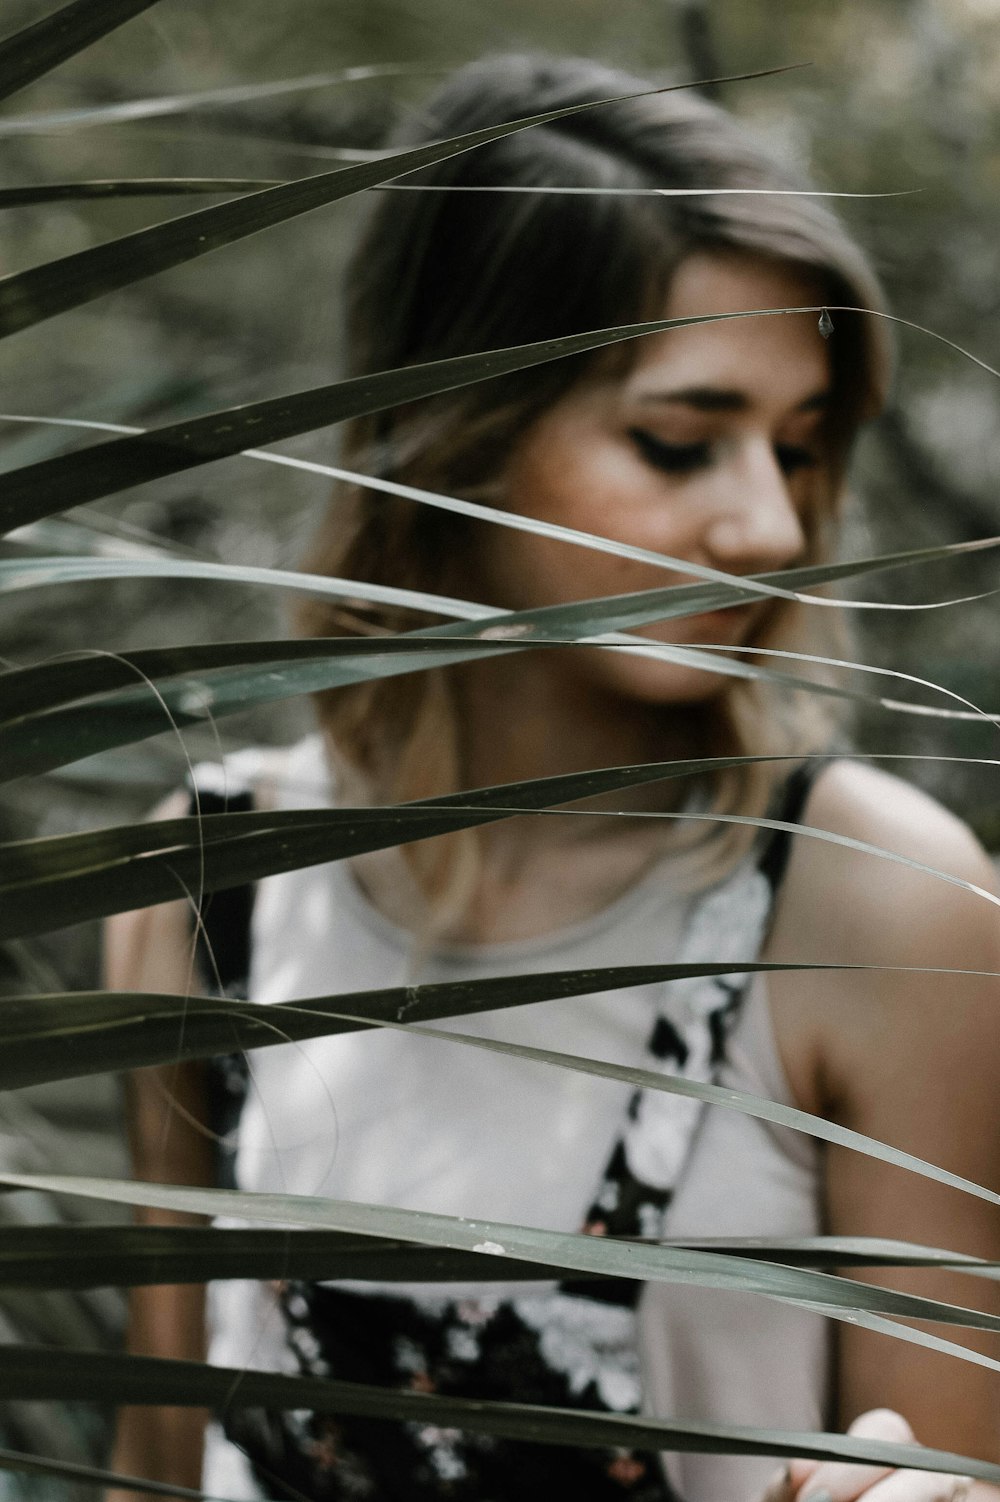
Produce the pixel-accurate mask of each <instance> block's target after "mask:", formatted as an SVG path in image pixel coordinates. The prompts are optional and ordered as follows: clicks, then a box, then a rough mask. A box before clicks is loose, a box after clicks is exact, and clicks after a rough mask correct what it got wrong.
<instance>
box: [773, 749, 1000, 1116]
mask: <svg viewBox="0 0 1000 1502" xmlns="http://www.w3.org/2000/svg"><path fill="white" fill-rule="evenodd" d="M802 823H803V824H804V825H806V826H810V827H812V828H814V829H816V830H822V831H826V832H829V833H830V834H832V835H834V836H835V837H837V840H838V841H843V842H844V843H833V842H830V841H827V840H822V839H819V838H816V837H810V836H807V835H802V836H798V837H796V838H795V840H794V842H793V850H792V854H791V858H790V860H789V864H788V870H787V874H786V877H785V881H784V884H783V886H782V890H781V894H780V898H779V902H778V904H777V907H776V911H775V922H774V927H773V931H772V935H771V939H770V942H769V944H768V952H767V957H768V958H769V959H775V960H784V961H793V962H794V961H803V962H806V963H821V964H830V965H834V966H836V965H844V966H859V967H871V968H861V969H858V970H853V971H852V970H846V969H845V970H829V971H819V972H816V973H814V974H808V975H807V974H804V973H803V974H795V973H793V972H789V973H788V974H783V975H776V976H772V977H770V979H769V986H768V989H769V993H770V995H771V1002H772V1010H773V1013H774V1019H775V1024H776V1030H777V1033H778V1037H779V1044H780V1047H781V1052H782V1056H783V1059H784V1062H785V1065H786V1069H787V1072H788V1075H789V1079H790V1081H791V1083H792V1086H793V1089H794V1090H795V1093H796V1094H797V1096H798V1097H799V1099H800V1100H801V1101H802V1103H803V1104H805V1105H807V1107H808V1108H809V1109H814V1110H815V1109H819V1110H821V1111H823V1112H824V1113H825V1114H829V1112H830V1110H831V1107H834V1108H835V1107H836V1106H837V1104H838V1102H839V1103H841V1104H843V1103H844V1102H845V1099H846V1097H847V1096H849V1095H854V1096H855V1097H856V1096H857V1095H858V1094H859V1093H860V1095H862V1096H866V1097H867V1098H868V1099H870V1098H871V1096H872V1094H873V1092H874V1091H875V1090H877V1089H879V1088H881V1084H883V1083H884V1073H885V1069H886V1067H887V1060H888V1059H889V1058H892V1059H893V1060H895V1063H896V1065H897V1066H898V1067H899V1068H900V1069H908V1070H910V1071H911V1072H912V1073H913V1074H914V1076H916V1075H918V1074H923V1073H924V1072H925V1071H928V1070H932V1071H933V1070H934V1069H935V1067H936V1065H939V1064H940V1065H942V1066H944V1067H945V1074H946V1075H947V1076H949V1077H955V1076H957V1075H959V1074H961V1075H963V1076H964V1077H965V1078H969V1075H970V1072H971V1073H972V1074H975V1073H978V1072H982V1071H983V1070H987V1071H990V1072H991V1073H990V1078H991V1085H990V1088H996V1087H997V1085H1000V1076H998V1075H997V1074H996V1072H995V1069H994V1062H993V1061H991V1059H990V1058H989V1057H988V1055H989V1054H990V1050H988V1049H984V1048H983V1047H982V1041H983V1039H984V1038H985V1037H990V1036H992V1035H993V1034H994V1032H995V1016H996V1007H997V1004H998V1002H1000V994H998V990H997V984H998V983H997V981H996V980H995V979H993V978H991V977H990V976H989V975H965V976H958V975H956V976H954V977H949V976H947V975H945V974H942V973H941V972H943V971H952V970H953V971H967V972H974V971H979V972H998V971H1000V909H998V907H997V905H996V902H995V901H991V896H990V894H993V893H994V892H995V890H996V881H995V874H994V872H993V869H992V866H991V864H990V862H989V860H988V858H987V856H986V855H985V853H984V852H983V850H982V849H981V847H980V846H979V844H978V842H977V841H976V839H975V838H974V836H973V835H972V834H971V832H970V831H969V830H968V829H967V828H966V826H965V825H964V824H963V823H962V822H961V820H959V819H957V818H956V817H955V816H954V815H953V814H951V813H949V812H948V811H947V810H946V809H945V808H943V807H942V806H941V805H940V804H939V803H938V802H936V800H935V799H933V798H931V797H929V796H928V795H927V794H926V793H923V792H921V791H919V790H918V789H916V788H914V787H911V786H910V785H909V784H907V783H905V782H903V781H902V780H901V779H900V778H897V777H893V776H891V775H889V774H888V773H885V772H881V771H878V770H877V769H875V768H874V767H871V766H868V765H866V764H864V763H858V762H851V761H846V760H845V761H837V762H835V763H833V764H831V765H830V766H829V767H827V768H826V769H825V770H824V772H823V773H822V774H821V775H820V777H819V778H818V779H817V782H816V785H815V787H814V788H813V790H812V792H811V794H810V797H809V798H808V800H807V803H806V806H805V809H804V811H803V816H802ZM851 841H857V842H860V843H862V844H863V845H865V846H866V847H867V846H871V847H877V850H878V851H880V852H884V853H873V852H871V851H869V850H867V849H865V850H860V849H858V848H856V847H855V846H854V845H852V844H851V843H850V842H851ZM975 888H978V889H980V890H978V891H977V890H973V889H975ZM880 967H887V968H880ZM935 972H937V973H935ZM950 1055H954V1057H953V1058H951V1061H950V1064H945V1059H946V1056H950ZM984 1088H985V1086H984Z"/></svg>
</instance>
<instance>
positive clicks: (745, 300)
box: [625, 253, 835, 407]
mask: <svg viewBox="0 0 1000 1502" xmlns="http://www.w3.org/2000/svg"><path fill="white" fill-rule="evenodd" d="M821 298H822V292H821V287H820V283H819V280H818V278H814V277H811V276H809V275H808V274H806V273H799V272H798V271H797V270H796V269H795V268H793V267H788V266H782V265H780V264H776V263H771V262H769V261H766V260H763V259H758V258H754V257H750V256H739V255H732V254H726V255H721V254H714V253H705V254H698V255H693V256H689V257H688V258H687V260H685V261H683V262H682V263H681V265H680V267H679V268H678V270H677V273H676V274H675V276H674V278H673V281H672V284H671V288H670V294H669V297H668V299H667V306H666V308H665V309H664V311H663V315H662V316H663V317H664V318H697V317H700V316H704V315H708V314H713V313H739V312H744V311H747V310H751V309H763V308H796V307H798V308H801V307H807V308H815V307H816V305H817V303H818V302H820V301H821ZM817 322H818V314H817V313H816V312H809V313H793V314H778V315H774V316H770V317H764V318H733V319H725V320H723V321H721V322H718V323H707V324H693V325H689V326H687V327H684V328H678V329H669V330H666V331H665V332H664V333H662V334H653V335H651V336H650V337H649V338H646V339H643V340H641V341H640V342H639V346H638V352H637V358H636V361H635V364H634V365H633V366H632V369H631V370H630V372H629V374H628V376H627V377H626V380H625V386H626V390H627V394H628V395H629V396H630V397H635V398H636V399H638V400H640V401H641V400H643V399H647V398H648V399H652V398H653V397H655V396H657V395H659V394H661V393H669V392H670V391H671V390H673V389H678V388H685V387H693V386H697V387H715V386H718V387H720V388H723V389H725V390H727V391H733V392H739V393H743V394H744V395H745V396H746V397H747V398H748V400H749V401H751V402H756V401H758V400H763V399H766V400H768V401H769V402H773V403H774V404H775V405H781V406H788V407H795V406H797V405H799V403H801V402H802V401H804V400H807V399H808V398H810V397H813V396H815V395H817V393H819V392H822V391H824V390H825V389H826V388H827V387H828V386H829V383H830V358H829V351H828V346H827V344H826V341H825V340H824V339H823V338H822V336H821V335H820V333H819V329H818V327H817ZM834 337H835V336H834Z"/></svg>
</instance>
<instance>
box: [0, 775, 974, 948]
mask: <svg viewBox="0 0 1000 1502" xmlns="http://www.w3.org/2000/svg"><path fill="white" fill-rule="evenodd" d="M727 764H729V765H734V764H735V762H734V760H733V759H732V758H726V757H721V758H719V757H714V758H701V759H697V760H693V761H674V762H654V763H650V764H648V765H643V766H633V767H613V768H606V769H603V770H599V771H595V772H582V773H576V774H572V775H570V776H565V777H543V778H538V779H534V780H531V781H528V782H520V783H505V784H503V785H502V786H500V787H493V788H479V789H475V790H473V791H470V792H462V793H457V794H452V795H451V796H450V797H447V798H438V799H435V800H421V801H420V802H417V803H404V804H399V805H397V806H395V807H375V808H370V807H369V808H346V809H345V808H340V809H329V808H321V809H307V810H288V811H278V812H264V813H260V812H255V813H238V814H209V815H207V816H205V817H203V818H198V817H189V818H183V819H170V820H162V821H156V822H153V823H149V824H141V825H123V826H117V827H112V828H108V829H98V830H95V831H91V832H88V833H84V834H75V835H61V836H56V837H52V838H49V839H36V840H24V841H14V842H9V843H7V844H5V845H0V898H2V903H3V906H2V909H0V938H23V937H26V936H27V935H29V934H33V933H43V932H48V931H51V930H53V929H56V928H61V927H65V926H68V925H70V924H73V923H80V922H83V921H85V920H87V919H90V918H97V917H103V916H107V915H108V914H109V913H113V912H124V911H128V910H131V909H133V908H136V907H144V906H148V905H150V904H153V903H158V902H165V901H171V900H176V899H178V898H183V897H185V896H190V894H191V893H193V892H201V891H204V892H212V891H218V890H220V889H222V888H224V887H230V886H237V885H242V884H244V883H246V882H249V881H256V880H259V879H260V878H262V877H264V876H268V875H274V874H277V873H279V872H282V871H291V870H300V869H302V868H304V867H307V866H311V865H321V864H325V863H327V862H329V861H331V860H343V859H344V858H346V857H348V856H354V855H358V854H361V853H362V852H364V851H369V850H381V849H385V848H386V847H388V846H393V845H399V844H405V843H408V842H409V841H411V840H418V839H429V838H431V837H432V836H434V835H439V834H445V833H451V832H454V831H456V830H459V829H472V828H476V827H478V826H479V825H483V824H488V823H492V822H494V821H496V820H499V819H505V818H508V817H511V816H513V815H515V814H523V813H534V814H546V815H548V816H549V817H560V816H561V817H586V818H600V817H617V816H616V815H615V814H613V813H612V814H610V815H602V814H601V813H599V812H596V811H586V812H581V811H570V810H560V809H558V808H557V807H556V805H561V804H564V803H570V802H575V801H577V800H578V799H581V798H587V797H591V796H594V795H595V794H597V793H599V792H606V791H612V790H616V789H620V788H623V787H638V786H641V785H644V784H647V783H650V782H657V781H662V780H664V779H667V778H670V777H677V776H685V775H688V774H689V773H691V772H692V771H694V772H697V771H699V770H702V771H703V770H705V769H706V768H708V767H714V768H721V767H723V766H725V765H727ZM634 817H636V818H643V819H668V820H678V819H683V820H691V821H697V822H699V823H722V824H739V825H743V826H746V827H749V828H754V829H764V830H770V831H774V832H787V833H790V834H798V835H803V836H805V837H806V838H808V839H814V840H820V841H822V842H824V843H827V844H833V845H838V846H841V847H842V848H844V849H849V850H854V851H857V852H859V853H860V854H864V855H874V856H878V857H879V858H880V859H882V860H888V861H891V862H893V863H894V864H897V865H902V866H905V867H906V868H907V869H909V870H913V871H919V872H922V873H923V874H924V875H928V876H933V877H934V878H935V879H936V880H939V881H943V882H945V883H946V884H948V885H950V886H955V887H958V888H959V889H960V890H962V891H966V892H970V893H972V894H973V895H974V896H977V897H979V898H981V899H982V900H983V901H986V902H988V903H990V904H991V906H993V907H1000V897H997V896H995V895H994V894H993V893H992V892H989V891H987V890H986V888H985V887H981V886H979V885H978V884H977V883H975V882H968V881H964V880H963V879H962V878H961V877H958V876H954V875H952V874H951V873H950V872H947V871H942V870H940V869H938V868H937V867H935V866H931V865H928V864H926V863H924V862H923V861H916V860H912V859H910V858H909V857H908V856H904V855H900V854H899V853H898V852H896V851H893V850H886V849H883V848H882V847H881V846H878V845H873V844H871V843H869V842H868V841H866V840H856V839H852V838H850V837H849V836H847V835H841V834H834V833H832V832H831V831H829V830H825V829H814V828H812V827H811V826H808V825H800V824H791V823H788V822H787V821H785V820H781V819H768V818H754V817H751V816H749V815H743V814H714V813H713V814H702V813H696V812H692V811H687V810H685V811H683V812H656V813H641V814H636V815H634Z"/></svg>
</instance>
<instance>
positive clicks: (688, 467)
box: [628, 428, 820, 477]
mask: <svg viewBox="0 0 1000 1502" xmlns="http://www.w3.org/2000/svg"><path fill="white" fill-rule="evenodd" d="M628 436H629V438H630V439H631V441H632V443H633V444H634V445H635V447H636V448H637V449H638V451H639V453H640V454H641V455H642V457H643V459H644V460H645V461H646V463H647V464H650V465H652V467H653V468H654V469H658V470H660V471H661V473H663V474H668V475H682V476H683V475H690V474H694V473H696V471H698V470H699V469H707V468H708V466H709V465H710V464H711V462H712V446H711V444H709V443H666V442H664V440H663V439H662V438H655V437H654V436H653V434H652V433H647V432H646V431H645V429H644V428H629V430H628ZM774 454H775V458H776V459H777V461H778V464H779V466H780V468H781V471H782V474H784V475H786V476H789V477H790V476H791V475H794V474H796V473H798V471H800V470H803V469H814V468H816V466H817V465H818V464H819V463H820V458H819V455H818V454H816V453H814V452H813V450H812V449H808V448H803V447H802V446H801V445H798V444H792V443H779V444H776V445H775V449H774Z"/></svg>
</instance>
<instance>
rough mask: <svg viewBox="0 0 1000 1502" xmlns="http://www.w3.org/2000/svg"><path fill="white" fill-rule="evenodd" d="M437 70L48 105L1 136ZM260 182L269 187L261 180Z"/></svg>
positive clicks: (0, 123)
mask: <svg viewBox="0 0 1000 1502" xmlns="http://www.w3.org/2000/svg"><path fill="white" fill-rule="evenodd" d="M435 71H438V70H435V69H430V68H411V67H408V66H406V65H404V64H401V63H372V64H365V65H362V66H361V67H357V68H340V69H338V70H337V71H336V72H333V73H309V74H306V75H304V76H303V77H301V78H279V79H272V80H270V81H263V82H261V83H246V84H236V85H234V86H232V87H230V88H224V89H200V90H198V91H195V92H192V93H188V94H161V95H158V96H156V97H154V98H146V99H122V100H119V101H118V102H117V103H116V104H95V105H85V106H81V107H80V108H79V109H70V110H46V111H45V112H44V113H41V114H36V115H19V116H14V117H12V118H8V119H6V120H0V137H3V136H20V135H30V134H33V133H34V132H36V131H51V130H64V129H66V128H67V127H72V128H73V129H74V130H79V129H81V128H83V129H86V128H87V127H89V126H95V125H121V124H129V123H131V122H133V121H135V120H155V119H161V118H162V117H163V116H164V115H182V114H190V113H191V112H193V111H195V110H204V109H225V108H227V107H231V106H232V105H245V104H259V103H260V102H261V101H262V100H265V99H276V98H279V97H282V96H286V95H288V94H301V93H305V92H307V91H308V90H311V89H326V88H330V87H331V86H333V85H336V84H343V83H360V82H366V81H367V80H369V79H372V78H396V77H399V76H400V75H406V74H409V75H411V76H412V75H418V76H424V75H426V74H427V73H432V72H435ZM258 186H259V187H265V186H270V185H269V184H264V183H259V184H258Z"/></svg>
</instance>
